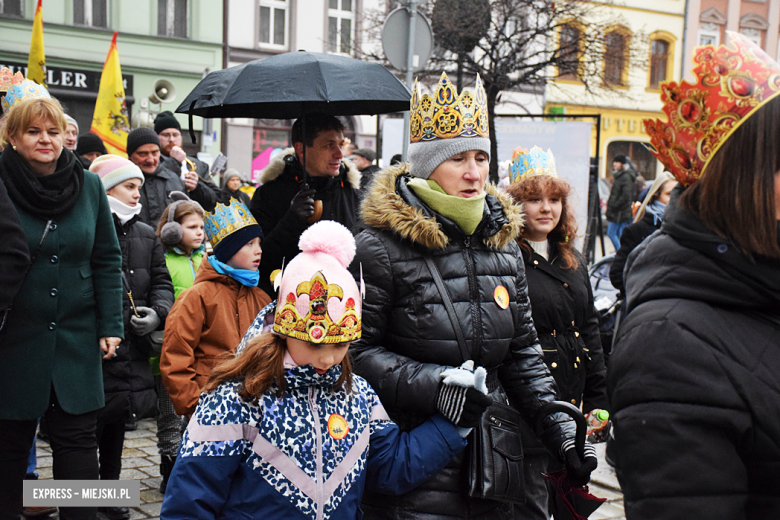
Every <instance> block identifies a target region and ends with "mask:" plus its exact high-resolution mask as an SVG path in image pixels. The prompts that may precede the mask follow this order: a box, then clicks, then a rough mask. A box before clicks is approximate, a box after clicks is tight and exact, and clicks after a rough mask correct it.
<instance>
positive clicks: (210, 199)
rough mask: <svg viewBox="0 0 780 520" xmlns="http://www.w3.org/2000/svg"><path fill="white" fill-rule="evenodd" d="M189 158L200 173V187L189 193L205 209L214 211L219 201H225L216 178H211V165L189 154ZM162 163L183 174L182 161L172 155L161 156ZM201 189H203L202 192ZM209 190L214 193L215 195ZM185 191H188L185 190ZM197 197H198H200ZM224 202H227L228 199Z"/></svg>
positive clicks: (169, 168)
mask: <svg viewBox="0 0 780 520" xmlns="http://www.w3.org/2000/svg"><path fill="white" fill-rule="evenodd" d="M187 159H189V160H191V161H192V162H194V163H195V173H197V174H198V187H197V188H195V190H193V191H192V192H190V193H189V196H190V198H191V199H193V200H197V201H198V203H199V204H200V205H201V206H203V209H204V210H205V211H209V212H211V211H214V208H215V207H216V206H217V203H218V202H223V201H222V200H220V199H221V198H222V193H221V192H220V189H219V187H218V186H217V185H216V184H214V180H213V179H212V178H211V170H210V168H209V165H208V164H206V163H204V162H203V161H201V160H200V159H198V158H197V157H192V156H190V155H188V156H187ZM160 164H161V165H163V167H165V168H167V169H168V170H170V171H172V172H174V173H178V174H181V163H180V162H179V161H177V160H176V159H174V158H173V157H171V156H167V157H166V156H160ZM200 190H203V191H202V192H201V191H200ZM196 192H197V193H196ZM209 192H211V193H213V196H212V195H211V193H209ZM184 193H187V192H186V191H185V192H184ZM195 197H198V199H196V198H195ZM224 202H225V203H227V201H224Z"/></svg>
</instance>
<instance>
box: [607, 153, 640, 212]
mask: <svg viewBox="0 0 780 520" xmlns="http://www.w3.org/2000/svg"><path fill="white" fill-rule="evenodd" d="M636 175H637V174H636V170H634V169H633V168H632V167H631V166H628V168H626V169H623V170H619V171H616V172H614V180H613V182H612V190H611V191H610V192H609V200H608V201H607V220H608V221H609V222H615V223H618V224H619V223H621V222H626V221H630V220H631V204H632V203H633V202H634V194H635V192H636Z"/></svg>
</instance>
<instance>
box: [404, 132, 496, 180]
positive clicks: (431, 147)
mask: <svg viewBox="0 0 780 520" xmlns="http://www.w3.org/2000/svg"><path fill="white" fill-rule="evenodd" d="M469 150H481V151H483V152H485V153H486V154H487V156H488V161H490V139H488V138H487V137H455V138H453V139H436V140H434V141H427V142H426V141H419V142H416V143H411V144H410V145H409V173H411V174H412V175H413V176H415V177H420V178H422V179H427V178H428V177H430V175H431V174H432V173H433V170H435V169H436V167H437V166H439V165H440V164H441V163H443V162H444V161H446V160H447V159H449V158H450V157H452V156H453V155H457V154H459V153H463V152H468V151H469Z"/></svg>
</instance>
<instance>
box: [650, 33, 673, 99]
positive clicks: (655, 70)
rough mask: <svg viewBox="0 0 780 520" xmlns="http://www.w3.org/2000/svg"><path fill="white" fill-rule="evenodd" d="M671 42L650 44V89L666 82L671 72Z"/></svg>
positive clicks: (660, 41) (656, 41) (662, 41)
mask: <svg viewBox="0 0 780 520" xmlns="http://www.w3.org/2000/svg"><path fill="white" fill-rule="evenodd" d="M669 47H670V46H669V42H667V41H666V40H653V41H652V42H651V43H650V88H656V89H657V88H658V86H659V85H660V84H661V83H662V82H664V81H666V74H667V71H668V70H669V68H668V67H669Z"/></svg>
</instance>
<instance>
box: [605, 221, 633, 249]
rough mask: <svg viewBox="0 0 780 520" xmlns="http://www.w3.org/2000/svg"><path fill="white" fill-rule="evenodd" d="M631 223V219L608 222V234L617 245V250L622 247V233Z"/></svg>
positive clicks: (614, 244)
mask: <svg viewBox="0 0 780 520" xmlns="http://www.w3.org/2000/svg"><path fill="white" fill-rule="evenodd" d="M629 224H631V221H630V220H626V221H623V222H609V223H608V224H607V236H608V237H609V239H610V240H611V241H612V245H613V246H615V252H617V250H618V249H620V235H622V234H623V230H624V229H626V228H627V227H628V225H629Z"/></svg>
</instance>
